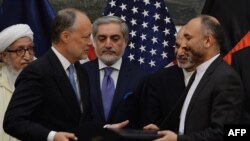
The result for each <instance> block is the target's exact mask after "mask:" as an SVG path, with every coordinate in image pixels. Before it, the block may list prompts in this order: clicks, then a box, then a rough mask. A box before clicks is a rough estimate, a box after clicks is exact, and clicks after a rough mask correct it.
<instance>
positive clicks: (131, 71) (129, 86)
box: [83, 59, 146, 127]
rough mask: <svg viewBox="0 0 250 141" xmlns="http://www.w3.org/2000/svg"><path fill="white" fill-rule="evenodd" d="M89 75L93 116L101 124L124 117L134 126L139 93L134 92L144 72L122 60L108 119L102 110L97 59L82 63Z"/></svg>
mask: <svg viewBox="0 0 250 141" xmlns="http://www.w3.org/2000/svg"><path fill="white" fill-rule="evenodd" d="M83 67H84V68H85V69H86V70H87V72H88V75H89V77H90V97H91V105H92V114H93V118H94V119H95V120H96V121H97V122H100V123H101V124H106V123H118V122H121V121H124V120H126V119H129V120H130V125H131V126H132V127H133V126H135V124H136V123H135V122H136V119H137V118H138V116H139V115H138V113H139V111H138V110H139V109H138V108H139V106H138V103H139V94H138V93H137V92H136V91H137V90H138V89H137V88H139V87H140V86H139V85H142V83H143V79H144V77H146V72H144V71H142V70H141V69H139V68H138V67H136V66H134V65H133V64H131V63H129V62H126V61H125V60H122V64H121V68H120V72H119V76H118V80H117V84H116V88H115V94H114V97H113V102H112V106H111V109H110V113H109V116H108V119H107V121H106V119H105V116H104V111H103V104H102V95H101V88H100V73H99V64H98V60H97V59H96V60H94V61H90V62H87V63H85V64H83Z"/></svg>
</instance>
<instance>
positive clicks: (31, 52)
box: [5, 46, 35, 57]
mask: <svg viewBox="0 0 250 141" xmlns="http://www.w3.org/2000/svg"><path fill="white" fill-rule="evenodd" d="M26 51H28V53H29V55H34V54H35V52H34V46H31V47H28V48H24V47H21V48H18V49H15V50H11V49H8V48H7V49H6V50H5V52H9V53H16V55H17V56H21V57H23V56H24V55H25V53H26Z"/></svg>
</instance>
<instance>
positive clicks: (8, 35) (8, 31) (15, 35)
mask: <svg viewBox="0 0 250 141" xmlns="http://www.w3.org/2000/svg"><path fill="white" fill-rule="evenodd" d="M21 37H29V38H30V39H31V40H32V41H33V32H32V31H31V29H30V27H29V26H28V25H27V24H16V25H12V26H9V27H7V28H5V29H4V30H3V31H1V32H0V52H2V51H4V50H5V49H6V48H7V47H9V46H10V45H11V44H12V43H13V42H15V41H16V40H17V39H19V38H21Z"/></svg>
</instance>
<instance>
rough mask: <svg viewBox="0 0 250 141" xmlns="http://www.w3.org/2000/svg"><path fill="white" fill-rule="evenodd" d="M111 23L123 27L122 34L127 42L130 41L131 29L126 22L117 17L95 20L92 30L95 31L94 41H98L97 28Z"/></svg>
mask: <svg viewBox="0 0 250 141" xmlns="http://www.w3.org/2000/svg"><path fill="white" fill-rule="evenodd" d="M109 23H117V24H119V25H120V26H121V32H122V34H123V36H124V38H125V40H126V41H128V37H129V28H128V25H127V24H126V22H125V21H123V20H122V19H121V18H119V17H116V16H103V17H100V18H98V19H96V20H95V22H94V23H93V26H92V29H93V33H92V34H93V39H94V41H96V34H97V32H98V31H97V28H98V26H99V25H101V24H109Z"/></svg>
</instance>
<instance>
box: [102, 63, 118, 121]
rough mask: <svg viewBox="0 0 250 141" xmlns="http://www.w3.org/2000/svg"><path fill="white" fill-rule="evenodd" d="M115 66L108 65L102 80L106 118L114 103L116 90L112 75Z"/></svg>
mask: <svg viewBox="0 0 250 141" xmlns="http://www.w3.org/2000/svg"><path fill="white" fill-rule="evenodd" d="M112 71H113V68H111V67H106V68H105V69H104V77H103V81H102V103H103V109H104V114H105V118H106V120H107V119H108V115H109V111H110V108H111V105H112V101H113V96H114V92H115V85H114V81H113V79H112V77H111V73H112Z"/></svg>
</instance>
